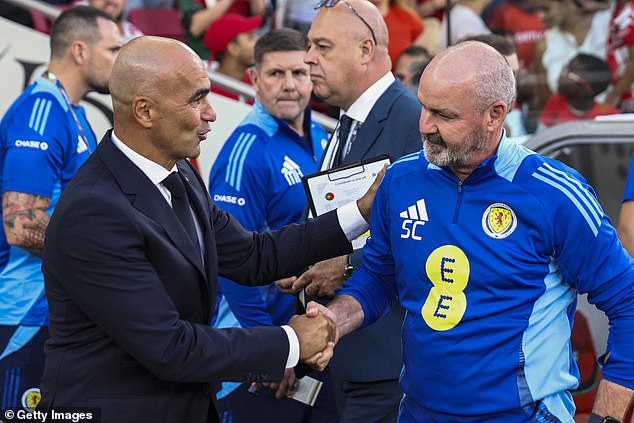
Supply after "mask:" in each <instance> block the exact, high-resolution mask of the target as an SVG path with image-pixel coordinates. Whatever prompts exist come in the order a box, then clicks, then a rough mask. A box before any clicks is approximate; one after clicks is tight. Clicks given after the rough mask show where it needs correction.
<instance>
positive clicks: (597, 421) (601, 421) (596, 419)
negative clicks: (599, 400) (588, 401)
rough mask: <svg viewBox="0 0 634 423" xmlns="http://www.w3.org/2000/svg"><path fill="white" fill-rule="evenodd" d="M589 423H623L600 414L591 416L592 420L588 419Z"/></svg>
mask: <svg viewBox="0 0 634 423" xmlns="http://www.w3.org/2000/svg"><path fill="white" fill-rule="evenodd" d="M588 423H621V421H620V420H617V419H615V418H614V417H610V416H605V417H604V416H599V415H598V414H594V413H592V414H590V418H589V419H588Z"/></svg>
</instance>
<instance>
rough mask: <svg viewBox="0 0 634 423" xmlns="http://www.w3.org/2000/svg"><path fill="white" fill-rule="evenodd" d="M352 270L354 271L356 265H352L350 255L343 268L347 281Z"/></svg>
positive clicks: (344, 278) (344, 277)
mask: <svg viewBox="0 0 634 423" xmlns="http://www.w3.org/2000/svg"><path fill="white" fill-rule="evenodd" d="M352 272H354V266H353V265H352V261H351V258H350V255H348V262H347V263H346V267H344V268H343V280H344V281H347V280H348V279H350V276H352Z"/></svg>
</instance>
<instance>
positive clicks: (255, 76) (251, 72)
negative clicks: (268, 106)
mask: <svg viewBox="0 0 634 423" xmlns="http://www.w3.org/2000/svg"><path fill="white" fill-rule="evenodd" d="M247 75H248V76H249V80H250V81H251V85H253V88H255V86H256V85H257V83H258V81H259V79H260V74H259V72H258V69H257V65H255V66H249V67H248V68H247Z"/></svg>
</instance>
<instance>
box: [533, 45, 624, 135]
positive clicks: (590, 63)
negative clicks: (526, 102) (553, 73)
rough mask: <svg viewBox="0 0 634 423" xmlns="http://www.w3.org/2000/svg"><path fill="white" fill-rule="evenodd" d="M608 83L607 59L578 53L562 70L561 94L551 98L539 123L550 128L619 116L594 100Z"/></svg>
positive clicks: (613, 110)
mask: <svg viewBox="0 0 634 423" xmlns="http://www.w3.org/2000/svg"><path fill="white" fill-rule="evenodd" d="M609 83H610V68H609V67H608V64H607V63H606V62H605V60H603V59H600V58H598V57H596V56H592V55H589V54H584V53H579V54H578V55H577V56H575V57H574V58H573V59H572V60H571V61H570V62H569V63H568V64H567V66H565V67H564V68H563V69H562V71H561V75H560V77H559V84H558V85H559V89H558V93H556V94H553V95H552V96H551V97H550V98H549V99H548V102H547V103H546V106H545V107H544V110H543V111H542V114H541V116H540V118H539V122H540V124H541V125H543V126H546V127H548V126H553V125H557V124H558V123H564V122H570V121H574V120H581V119H594V118H595V117H596V116H599V115H609V114H614V113H618V112H619V111H618V110H617V109H616V108H614V107H612V106H609V105H606V104H603V103H599V102H597V101H596V100H595V99H594V98H595V96H596V95H597V94H598V93H600V92H601V91H603V90H605V88H606V87H607V86H608V84H609Z"/></svg>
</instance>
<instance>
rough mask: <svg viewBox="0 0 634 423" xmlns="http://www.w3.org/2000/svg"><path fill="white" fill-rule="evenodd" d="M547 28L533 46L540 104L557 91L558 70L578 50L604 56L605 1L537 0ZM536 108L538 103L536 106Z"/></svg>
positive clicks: (606, 19)
mask: <svg viewBox="0 0 634 423" xmlns="http://www.w3.org/2000/svg"><path fill="white" fill-rule="evenodd" d="M541 4H542V10H543V15H542V19H543V22H544V25H546V27H548V29H547V30H546V31H545V32H544V37H543V38H542V39H541V40H540V41H539V43H538V44H537V47H536V50H535V75H536V78H537V87H536V90H537V93H536V95H537V96H538V97H539V99H540V101H541V102H542V104H545V102H546V101H547V100H548V98H549V97H550V95H551V94H553V93H557V91H558V82H559V76H560V74H561V70H562V69H563V68H564V66H566V64H567V63H568V62H569V61H570V59H572V58H573V57H575V56H576V55H577V54H578V53H586V54H592V55H594V56H597V57H599V58H601V59H605V58H606V42H607V33H608V26H609V22H610V14H611V12H610V10H607V9H608V8H609V3H608V2H607V1H579V0H561V1H551V2H547V3H543V2H542V3H541ZM538 108H539V107H538Z"/></svg>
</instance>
